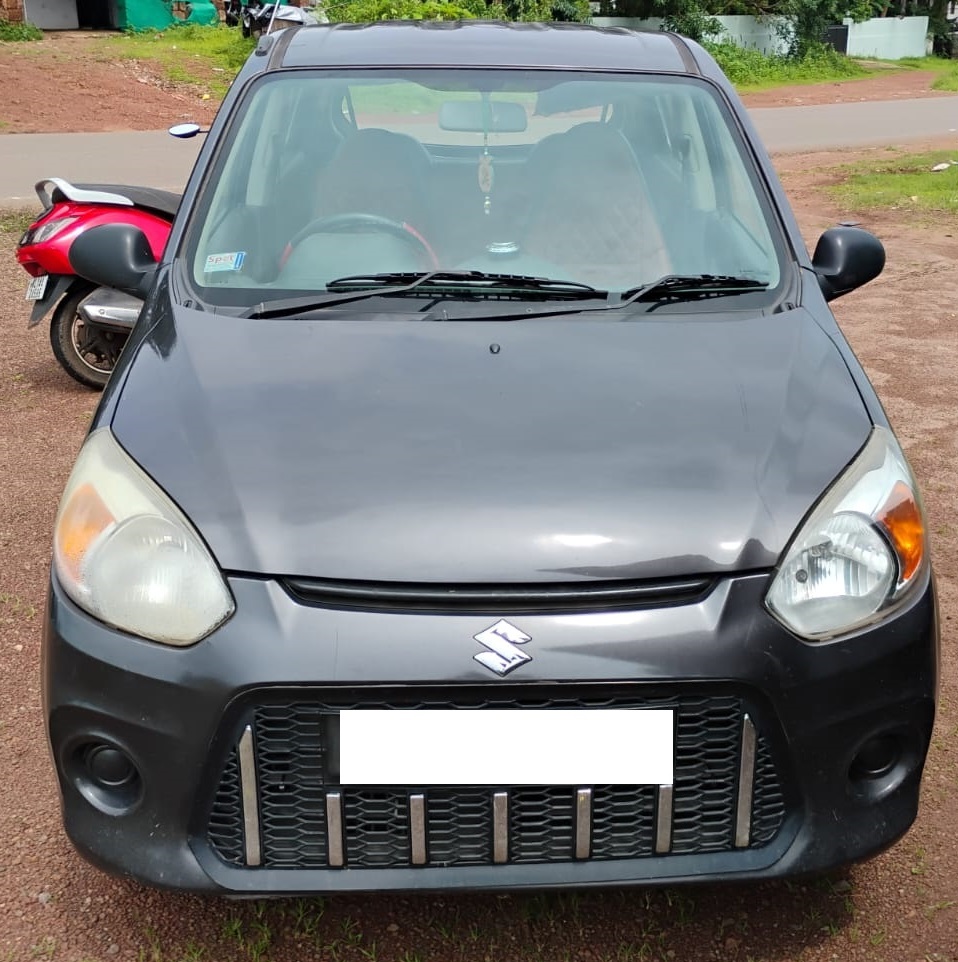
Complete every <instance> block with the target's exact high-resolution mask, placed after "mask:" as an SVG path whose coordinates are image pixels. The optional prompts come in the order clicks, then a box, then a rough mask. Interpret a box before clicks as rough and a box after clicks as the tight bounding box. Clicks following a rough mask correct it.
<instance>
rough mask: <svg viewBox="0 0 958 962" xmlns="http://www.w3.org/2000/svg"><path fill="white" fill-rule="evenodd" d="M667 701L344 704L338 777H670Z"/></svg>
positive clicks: (598, 780) (640, 781)
mask: <svg viewBox="0 0 958 962" xmlns="http://www.w3.org/2000/svg"><path fill="white" fill-rule="evenodd" d="M672 715H673V713H672V712H671V711H669V710H665V709H654V710H652V709H650V710H631V709H619V708H616V709H549V710H532V709H526V710H509V709H501V710H500V709H481V710H480V709H467V710H446V709H442V710H438V709H437V710H432V709H424V710H415V711H403V710H389V709H370V710H368V711H366V710H362V709H352V710H344V711H342V712H340V716H339V765H340V783H341V784H343V785H493V786H494V785H671V784H672V767H673V766H672V762H673V718H672Z"/></svg>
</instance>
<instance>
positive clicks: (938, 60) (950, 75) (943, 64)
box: [896, 57, 958, 91]
mask: <svg viewBox="0 0 958 962" xmlns="http://www.w3.org/2000/svg"><path fill="white" fill-rule="evenodd" d="M896 63H897V64H899V65H900V66H902V67H909V68H911V69H914V70H930V71H932V73H935V74H937V75H938V76H937V77H935V80H934V82H933V83H932V85H931V88H932V90H951V91H956V90H958V60H947V59H945V58H944V57H905V59H904V60H898V61H896Z"/></svg>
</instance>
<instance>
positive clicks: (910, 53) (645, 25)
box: [27, 0, 928, 60]
mask: <svg viewBox="0 0 958 962" xmlns="http://www.w3.org/2000/svg"><path fill="white" fill-rule="evenodd" d="M27 2H28V3H29V2H30V0H27ZM715 19H716V20H718V22H719V23H721V24H722V28H723V29H724V30H725V35H724V36H723V37H721V38H719V37H716V38H713V39H716V40H718V39H723V40H731V41H732V43H735V44H738V46H740V47H752V48H754V49H756V50H761V51H762V52H763V53H785V52H786V51H787V50H788V42H787V41H786V40H784V39H782V37H781V36H780V35H779V33H778V31H776V29H775V23H774V20H773V18H771V17H769V18H765V19H761V20H759V19H757V18H756V17H716V18H715ZM592 22H593V23H594V24H596V25H598V26H600V27H629V28H631V29H633V30H661V29H662V20H661V19H659V18H650V19H648V20H638V19H636V18H634V17H593V18H592ZM845 23H846V24H847V25H848V55H849V56H850V57H877V58H880V59H882V60H899V59H900V58H902V57H924V56H925V53H926V47H925V35H926V34H927V33H928V18H927V17H880V18H878V19H876V20H866V21H865V22H864V23H854V22H853V21H851V20H848V19H846V20H845Z"/></svg>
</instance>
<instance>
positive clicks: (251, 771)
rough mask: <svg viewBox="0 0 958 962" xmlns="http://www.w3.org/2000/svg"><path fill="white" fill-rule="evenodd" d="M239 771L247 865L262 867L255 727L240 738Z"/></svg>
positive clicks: (245, 730)
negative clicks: (254, 742)
mask: <svg viewBox="0 0 958 962" xmlns="http://www.w3.org/2000/svg"><path fill="white" fill-rule="evenodd" d="M237 749H238V752H239V771H240V785H241V797H242V800H243V835H244V836H245V838H246V845H245V855H246V864H247V865H254V866H255V865H260V864H261V863H262V861H263V852H262V846H261V845H260V833H259V784H258V782H257V779H256V756H255V754H254V753H253V726H252V725H247V726H246V728H245V729H243V734H242V735H241V736H240V740H239V745H238V746H237Z"/></svg>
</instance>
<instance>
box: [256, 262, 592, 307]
mask: <svg viewBox="0 0 958 962" xmlns="http://www.w3.org/2000/svg"><path fill="white" fill-rule="evenodd" d="M326 290H327V291H330V292H331V293H332V294H333V295H335V296H332V297H288V298H282V299H278V300H275V301H263V302H262V303H260V304H257V305H256V306H255V307H252V308H251V309H250V310H249V311H247V312H246V313H245V314H244V315H243V316H244V317H286V316H289V315H292V314H299V313H302V312H305V311H318V310H322V309H323V308H326V307H335V306H336V305H337V304H349V303H351V302H353V301H361V300H365V299H366V298H370V297H396V296H402V295H404V294H408V293H410V292H413V291H417V290H423V291H424V292H428V293H430V294H436V295H443V294H462V293H466V294H469V295H471V296H483V295H485V296H494V297H498V296H507V297H523V298H534V299H536V300H547V299H559V298H561V299H563V300H566V299H580V298H597V297H605V296H606V295H607V292H606V291H601V290H597V289H596V288H594V287H590V286H589V285H588V284H579V283H576V282H575V281H562V280H555V279H552V278H548V277H530V276H528V275H526V274H490V273H486V272H485V271H445V270H443V271H440V270H436V271H426V272H419V273H416V272H393V273H383V274H353V275H350V276H348V277H338V278H336V279H335V280H332V281H329V283H328V284H327V285H326Z"/></svg>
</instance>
